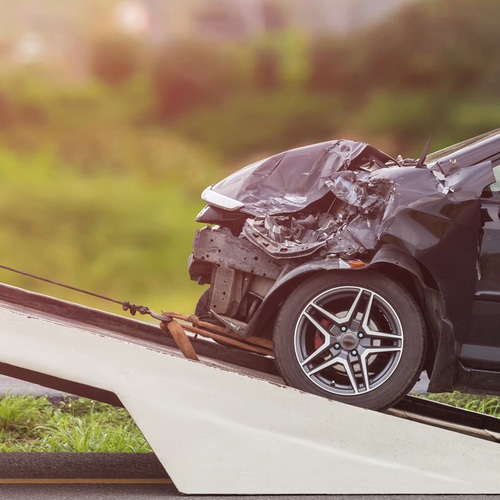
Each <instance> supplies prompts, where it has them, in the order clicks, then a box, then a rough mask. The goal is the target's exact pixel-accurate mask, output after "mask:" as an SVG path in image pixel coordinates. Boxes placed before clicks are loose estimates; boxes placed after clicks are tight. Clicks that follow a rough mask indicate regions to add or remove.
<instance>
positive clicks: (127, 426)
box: [0, 395, 152, 453]
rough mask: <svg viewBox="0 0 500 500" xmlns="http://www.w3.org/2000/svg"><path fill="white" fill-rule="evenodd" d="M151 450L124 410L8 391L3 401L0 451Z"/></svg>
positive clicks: (69, 399)
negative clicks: (51, 399) (9, 393)
mask: <svg viewBox="0 0 500 500" xmlns="http://www.w3.org/2000/svg"><path fill="white" fill-rule="evenodd" d="M2 451H3V452H108V453H109V452H133V453H142V452H150V451H152V450H151V448H150V446H149V444H148V443H147V441H146V440H145V438H144V436H143V435H142V433H141V431H140V430H139V428H138V427H137V426H136V424H135V422H134V421H133V419H132V418H131V417H130V415H129V414H128V412H127V411H126V410H125V409H123V408H115V407H113V406H110V405H107V404H104V403H99V402H96V401H93V400H90V399H85V398H77V399H74V398H65V399H62V400H58V401H54V402H51V401H50V400H49V398H48V397H46V396H43V397H34V396H13V395H6V396H5V397H4V398H3V399H1V400H0V452H2Z"/></svg>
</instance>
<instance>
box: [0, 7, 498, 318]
mask: <svg viewBox="0 0 500 500" xmlns="http://www.w3.org/2000/svg"><path fill="white" fill-rule="evenodd" d="M499 19H500V2H498V0H397V1H391V0H191V1H189V2H185V1H182V0H168V1H167V0H72V1H71V2H68V1H67V0H17V1H16V2H12V1H11V0H0V179H1V182H0V216H1V223H0V242H1V246H0V248H1V253H2V256H1V259H0V264H2V265H5V266H10V267H14V268H18V269H21V270H23V271H26V272H29V273H34V274H38V275H41V276H43V277H46V278H49V279H51V280H56V281H62V282H63V283H67V284H69V285H72V286H76V287H81V288H84V289H87V290H90V291H93V292H96V293H99V294H104V295H108V296H110V297H112V298H115V299H118V300H130V301H131V302H135V303H138V304H146V305H148V306H149V307H150V308H151V309H154V310H156V311H158V312H159V311H160V310H177V311H179V312H184V313H190V312H192V311H193V310H194V305H195V302H196V300H197V297H198V296H199V294H200V293H201V290H200V289H199V287H198V286H197V285H196V283H192V282H190V280H189V276H188V273H187V258H188V255H189V253H190V248H191V241H192V237H193V233H194V231H195V230H196V229H197V226H198V225H197V224H196V223H195V222H194V219H195V216H196V214H197V213H198V211H199V210H200V209H201V208H202V206H203V202H202V201H201V200H200V197H199V195H200V192H201V191H202V190H203V189H204V188H205V187H206V186H207V185H209V184H211V183H214V182H216V181H218V180H220V179H221V178H222V177H224V176H225V175H227V174H228V173H230V172H231V171H234V170H235V169H237V168H240V167H242V166H244V165H246V164H248V163H250V162H251V161H253V160H255V159H257V158H260V157H263V156H265V155H268V154H272V153H276V152H279V151H281V150H284V149H288V148H291V147H296V146H300V145H304V144H307V143H311V142H319V141H323V140H329V139H334V138H349V139H357V140H363V141H365V142H370V143H372V144H374V145H375V146H377V147H379V148H380V149H383V150H384V151H385V152H386V153H388V154H390V155H392V156H396V155H398V154H401V155H402V156H403V157H409V156H413V157H415V156H419V155H420V152H421V150H422V149H423V146H424V143H425V141H426V140H427V138H428V136H429V135H432V138H433V142H432V150H436V149H439V148H441V147H444V146H446V145H448V144H450V143H452V142H456V141H458V140H462V139H465V138H467V137H470V136H473V135H476V134H479V133H482V132H485V131H487V130H490V129H493V128H497V127H498V126H499V116H500V101H499V97H500V65H499V64H498V47H499V46H500V30H499V29H498V20H499ZM0 280H1V281H2V282H6V283H11V284H14V285H17V286H21V287H24V288H27V289H29V290H34V291H41V292H43V293H47V294H49V295H54V296H57V297H62V298H66V299H68V300H72V301H76V302H79V303H83V304H88V305H91V306H96V307H98V308H101V309H107V310H111V311H114V312H119V311H117V306H116V305H114V304H109V303H105V302H102V301H99V300H93V299H91V298H89V297H87V296H82V295H79V294H75V293H73V292H69V291H67V290H65V289H61V288H54V287H53V286H51V285H48V284H45V283H41V282H38V281H34V280H32V279H30V278H26V277H23V276H19V275H16V274H12V273H9V272H7V271H0Z"/></svg>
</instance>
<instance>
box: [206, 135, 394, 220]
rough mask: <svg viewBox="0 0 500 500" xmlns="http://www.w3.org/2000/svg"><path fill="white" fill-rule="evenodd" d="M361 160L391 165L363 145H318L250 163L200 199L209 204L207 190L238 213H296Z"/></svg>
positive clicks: (318, 197) (339, 142)
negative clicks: (224, 199)
mask: <svg viewBox="0 0 500 500" xmlns="http://www.w3.org/2000/svg"><path fill="white" fill-rule="evenodd" d="M365 158H367V159H368V158H372V160H376V161H377V162H378V165H379V167H381V166H384V164H385V163H386V162H395V160H393V159H392V158H391V157H390V156H388V155H386V154H385V153H383V152H381V151H379V150H377V149H375V148H373V147H372V146H369V145H368V144H365V143H363V142H355V141H348V140H336V141H328V142H322V143H319V144H313V145H310V146H305V147H301V148H296V149H291V150H289V151H285V152H283V153H279V154H277V155H274V156H271V157H269V158H266V159H264V160H261V161H258V162H256V163H253V164H252V165H249V166H247V167H245V168H243V169H241V170H238V171H237V172H235V173H233V174H232V175H230V176H229V177H226V178H225V179H223V180H222V181H220V182H219V183H217V184H215V185H214V186H211V187H209V188H208V189H207V190H205V191H204V193H203V194H202V198H203V199H204V200H206V201H211V200H209V197H210V191H213V192H216V193H218V194H221V195H223V196H225V197H227V198H229V199H232V200H236V201H238V202H240V204H241V205H240V207H241V208H240V210H241V211H242V212H244V213H247V214H249V215H255V216H265V215H275V214H284V213H293V212H298V211H300V210H303V209H304V208H306V207H307V206H308V205H310V204H311V203H314V202H315V201H317V200H319V199H321V198H322V197H323V196H325V194H326V193H327V192H328V191H329V189H330V188H329V187H328V185H327V184H326V183H325V181H326V180H327V179H330V178H331V177H332V175H333V174H335V173H336V172H338V171H340V170H345V169H348V168H350V167H352V164H353V162H355V161H356V160H358V162H361V161H363V160H364V159H365ZM221 208H227V207H224V206H222V207H221Z"/></svg>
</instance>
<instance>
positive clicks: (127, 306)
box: [0, 264, 170, 321]
mask: <svg viewBox="0 0 500 500" xmlns="http://www.w3.org/2000/svg"><path fill="white" fill-rule="evenodd" d="M0 268H1V269H5V270H6V271H11V272H13V273H17V274H22V275H23V276H27V277H28V278H33V279H36V280H40V281H45V282H46V283H50V284H52V285H56V286H60V287H62V288H67V289H69V290H73V291H74V292H79V293H84V294H87V295H91V296H92V297H96V298H98V299H102V300H107V301H109V302H114V303H115V304H119V305H121V306H122V309H123V310H124V311H130V314H131V315H132V316H135V313H137V312H138V313H140V314H149V315H151V316H152V317H153V318H155V319H159V320H161V321H169V319H170V318H168V317H167V316H160V315H159V314H156V313H154V312H153V311H151V310H150V309H149V307H147V306H138V305H136V304H131V303H130V302H129V301H128V300H124V301H121V300H116V299H112V298H111V297H107V296H106V295H101V294H99V293H94V292H89V291H88V290H83V289H82V288H77V287H74V286H71V285H66V284H64V283H60V282H59V281H54V280H50V279H48V278H43V277H42V276H38V275H36V274H32V273H27V272H25V271H20V270H19V269H14V268H13V267H8V266H4V265H2V264H0Z"/></svg>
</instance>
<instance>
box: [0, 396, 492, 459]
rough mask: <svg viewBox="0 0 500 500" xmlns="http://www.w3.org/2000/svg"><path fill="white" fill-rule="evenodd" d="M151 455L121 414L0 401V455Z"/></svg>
mask: <svg viewBox="0 0 500 500" xmlns="http://www.w3.org/2000/svg"><path fill="white" fill-rule="evenodd" d="M425 397H427V398H429V399H432V400H434V401H439V402H441V403H445V404H449V405H451V406H455V407H459V408H465V409H467V410H471V411H476V412H479V413H485V414H488V415H492V416H495V417H500V397H498V396H495V397H492V396H487V395H484V396H482V395H480V396H478V395H470V394H461V393H458V392H454V393H449V394H433V395H428V396H425ZM151 451H152V449H151V447H150V446H149V444H148V443H147V441H146V440H145V438H144V436H143V435H142V433H141V431H140V430H139V428H138V427H137V426H136V424H135V422H134V421H133V419H132V417H130V415H129V414H128V412H127V411H126V410H125V409H123V408H115V407H113V406H110V405H107V404H104V403H99V402H96V401H92V400H90V399H85V398H77V399H74V398H66V399H62V400H57V401H50V400H49V398H48V397H46V396H42V397H34V396H14V395H6V396H5V397H4V398H2V399H0V452H107V453H112V452H132V453H146V452H151Z"/></svg>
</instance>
